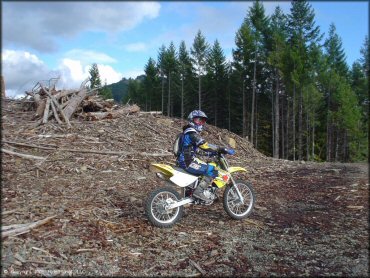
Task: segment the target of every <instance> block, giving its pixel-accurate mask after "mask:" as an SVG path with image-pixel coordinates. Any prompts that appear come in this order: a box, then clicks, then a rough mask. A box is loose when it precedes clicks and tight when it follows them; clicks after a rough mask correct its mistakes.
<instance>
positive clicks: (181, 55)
mask: <svg viewBox="0 0 370 278" xmlns="http://www.w3.org/2000/svg"><path fill="white" fill-rule="evenodd" d="M178 62H179V74H180V78H181V109H180V118H184V116H185V107H186V106H187V105H186V104H187V103H188V102H190V99H191V96H190V95H191V93H192V87H191V86H192V79H193V78H192V75H193V73H192V63H191V59H190V55H189V52H188V51H187V49H186V45H185V42H184V41H181V43H180V46H179V52H178ZM186 96H188V98H187V99H188V101H187V102H185V99H184V98H185V97H186ZM192 106H193V105H191V107H192Z"/></svg>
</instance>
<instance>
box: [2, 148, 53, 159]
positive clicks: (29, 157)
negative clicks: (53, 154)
mask: <svg viewBox="0 0 370 278" xmlns="http://www.w3.org/2000/svg"><path fill="white" fill-rule="evenodd" d="M1 151H2V152H3V153H7V154H11V155H16V156H20V157H23V158H27V159H40V160H44V159H46V158H45V157H42V156H35V155H30V154H23V153H16V152H13V151H10V150H6V149H4V148H1Z"/></svg>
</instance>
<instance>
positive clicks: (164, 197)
mask: <svg viewBox="0 0 370 278" xmlns="http://www.w3.org/2000/svg"><path fill="white" fill-rule="evenodd" d="M179 200H180V195H179V193H178V192H177V191H176V190H175V189H173V188H171V187H163V188H159V189H156V190H154V191H152V192H151V193H150V194H149V196H148V198H147V200H146V203H145V213H146V215H147V217H148V219H149V221H150V222H151V223H152V224H153V225H154V226H157V227H160V228H169V227H172V226H173V225H174V224H175V223H176V222H177V221H179V220H180V219H181V217H182V215H183V210H184V207H183V206H181V207H177V208H174V209H167V206H168V205H170V204H171V203H173V202H177V201H179Z"/></svg>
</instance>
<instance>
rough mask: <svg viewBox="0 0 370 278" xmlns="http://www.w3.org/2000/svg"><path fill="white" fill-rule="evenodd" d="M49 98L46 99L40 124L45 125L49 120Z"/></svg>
mask: <svg viewBox="0 0 370 278" xmlns="http://www.w3.org/2000/svg"><path fill="white" fill-rule="evenodd" d="M50 101H51V100H50V98H48V99H46V104H45V110H44V117H43V119H42V123H43V124H46V123H47V122H48V118H49V109H50Z"/></svg>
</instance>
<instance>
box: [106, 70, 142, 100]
mask: <svg viewBox="0 0 370 278" xmlns="http://www.w3.org/2000/svg"><path fill="white" fill-rule="evenodd" d="M142 79H143V77H142V76H138V77H136V78H135V79H127V78H122V79H121V80H120V81H118V82H116V83H112V84H109V85H107V87H108V88H109V89H110V90H111V91H112V95H113V99H114V100H115V101H116V102H118V103H121V102H122V99H123V98H124V97H125V96H126V95H127V92H128V84H129V82H130V80H142Z"/></svg>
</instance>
